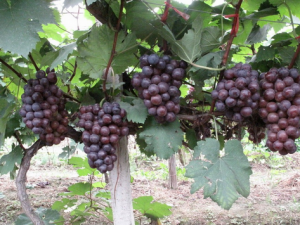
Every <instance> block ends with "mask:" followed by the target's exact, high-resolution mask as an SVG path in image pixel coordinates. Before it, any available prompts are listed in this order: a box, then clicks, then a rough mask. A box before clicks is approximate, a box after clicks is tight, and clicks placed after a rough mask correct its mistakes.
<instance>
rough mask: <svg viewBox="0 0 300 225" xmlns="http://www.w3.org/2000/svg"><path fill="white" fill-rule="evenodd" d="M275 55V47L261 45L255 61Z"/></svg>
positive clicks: (271, 57)
mask: <svg viewBox="0 0 300 225" xmlns="http://www.w3.org/2000/svg"><path fill="white" fill-rule="evenodd" d="M274 57H275V49H274V48H272V47H270V46H260V47H259V48H258V52H257V55H256V59H255V62H260V61H264V60H268V59H273V58H274Z"/></svg>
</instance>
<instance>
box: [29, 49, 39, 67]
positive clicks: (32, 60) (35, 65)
mask: <svg viewBox="0 0 300 225" xmlns="http://www.w3.org/2000/svg"><path fill="white" fill-rule="evenodd" d="M28 57H29V59H30V60H31V62H32V64H33V66H34V68H35V70H36V71H39V70H40V68H39V67H38V66H37V64H36V63H35V61H34V59H33V57H32V55H31V53H29V55H28Z"/></svg>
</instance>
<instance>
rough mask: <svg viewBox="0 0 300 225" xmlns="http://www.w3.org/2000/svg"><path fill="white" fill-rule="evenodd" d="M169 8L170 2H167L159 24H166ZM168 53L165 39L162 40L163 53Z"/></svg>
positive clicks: (168, 0)
mask: <svg viewBox="0 0 300 225" xmlns="http://www.w3.org/2000/svg"><path fill="white" fill-rule="evenodd" d="M169 7H170V0H167V2H166V6H165V10H164V14H163V15H162V17H161V22H163V23H164V24H166V21H167V19H168V14H169ZM167 51H168V43H167V41H166V40H165V39H163V52H164V53H166V52H167Z"/></svg>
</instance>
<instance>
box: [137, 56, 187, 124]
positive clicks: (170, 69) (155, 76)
mask: <svg viewBox="0 0 300 225" xmlns="http://www.w3.org/2000/svg"><path fill="white" fill-rule="evenodd" d="M140 67H141V68H142V72H141V73H136V74H134V76H133V78H132V81H131V83H132V86H133V87H134V88H135V89H137V91H138V96H139V97H140V98H141V99H143V100H144V104H145V106H146V107H147V108H148V113H149V114H150V115H152V116H155V118H156V120H157V122H159V123H164V122H173V121H174V120H175V119H176V114H178V113H179V111H180V105H179V102H180V95H181V92H180V90H179V88H180V86H181V84H182V80H183V78H184V76H185V69H186V68H187V64H186V62H184V61H177V60H171V58H170V57H169V56H167V55H164V56H162V57H159V56H158V55H156V54H151V55H143V56H142V57H141V58H140Z"/></svg>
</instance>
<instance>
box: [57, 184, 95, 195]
mask: <svg viewBox="0 0 300 225" xmlns="http://www.w3.org/2000/svg"><path fill="white" fill-rule="evenodd" d="M68 189H69V191H70V192H65V193H62V194H61V195H85V193H86V192H88V191H90V190H91V189H93V186H91V184H90V183H83V182H79V183H76V184H73V185H71V186H69V187H68Z"/></svg>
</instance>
